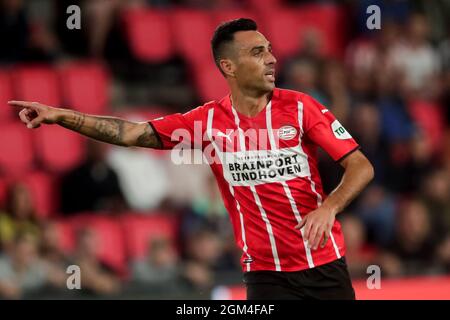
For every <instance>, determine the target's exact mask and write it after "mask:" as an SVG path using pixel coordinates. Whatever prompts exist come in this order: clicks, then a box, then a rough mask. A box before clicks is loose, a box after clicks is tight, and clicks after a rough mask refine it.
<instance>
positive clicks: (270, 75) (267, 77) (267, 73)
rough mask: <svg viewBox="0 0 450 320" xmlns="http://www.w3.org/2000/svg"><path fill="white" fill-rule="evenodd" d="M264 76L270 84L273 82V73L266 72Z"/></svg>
mask: <svg viewBox="0 0 450 320" xmlns="http://www.w3.org/2000/svg"><path fill="white" fill-rule="evenodd" d="M264 76H265V77H266V79H267V80H269V81H270V82H275V71H274V70H272V71H267V72H266V73H265V74H264Z"/></svg>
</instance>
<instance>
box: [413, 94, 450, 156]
mask: <svg viewBox="0 0 450 320" xmlns="http://www.w3.org/2000/svg"><path fill="white" fill-rule="evenodd" d="M408 109H409V112H410V114H411V116H412V118H413V119H414V122H415V123H416V124H417V125H418V127H419V128H420V129H422V131H423V134H424V135H425V140H426V141H427V142H428V143H429V144H430V147H431V150H430V151H431V152H432V153H436V154H437V153H439V152H440V151H442V145H443V141H444V134H445V122H444V115H443V112H442V110H441V106H440V105H438V104H435V103H433V102H428V101H421V100H415V101H411V102H410V103H409V105H408Z"/></svg>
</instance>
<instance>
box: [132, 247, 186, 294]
mask: <svg viewBox="0 0 450 320" xmlns="http://www.w3.org/2000/svg"><path fill="white" fill-rule="evenodd" d="M131 273H132V275H131V277H132V280H131V282H132V285H133V287H139V288H142V290H145V291H146V292H153V293H158V294H170V293H172V294H173V293H176V292H177V291H178V290H179V285H178V281H179V276H180V270H179V264H178V256H177V252H176V251H175V249H174V247H173V244H172V243H170V241H169V240H168V239H165V238H158V239H152V241H151V242H150V243H149V250H148V254H147V256H146V257H145V258H144V259H141V260H136V261H133V262H132V267H131Z"/></svg>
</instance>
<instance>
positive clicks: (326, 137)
mask: <svg viewBox="0 0 450 320" xmlns="http://www.w3.org/2000/svg"><path fill="white" fill-rule="evenodd" d="M301 102H302V103H303V135H306V136H307V137H308V138H309V139H310V140H311V141H312V142H314V143H315V144H316V145H318V146H319V147H321V148H322V149H323V150H325V152H327V153H328V154H329V155H330V156H331V158H333V160H334V161H340V160H341V159H343V158H344V157H345V156H347V155H348V154H350V153H352V152H353V151H355V150H358V149H359V145H358V143H357V142H356V141H355V140H354V139H353V138H352V136H351V135H350V133H349V132H348V131H347V130H346V129H345V128H344V126H342V124H341V123H340V122H339V120H337V119H336V117H335V116H334V115H333V114H332V113H331V111H330V110H328V109H327V108H326V107H324V106H323V105H321V104H320V103H319V102H317V101H316V100H315V99H313V98H312V97H310V96H308V95H305V94H304V95H302V96H301Z"/></svg>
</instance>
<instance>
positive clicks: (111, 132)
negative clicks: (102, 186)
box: [9, 101, 161, 149]
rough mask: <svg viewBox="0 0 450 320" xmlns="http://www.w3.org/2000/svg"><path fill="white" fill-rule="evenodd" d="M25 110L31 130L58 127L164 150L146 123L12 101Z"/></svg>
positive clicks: (23, 115)
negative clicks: (44, 126)
mask: <svg viewBox="0 0 450 320" xmlns="http://www.w3.org/2000/svg"><path fill="white" fill-rule="evenodd" d="M9 104H10V105H11V106H16V107H19V108H22V110H21V111H20V113H19V116H20V119H21V120H22V122H23V123H25V124H26V125H27V127H28V128H30V129H35V128H39V127H40V126H41V124H42V123H44V124H58V125H60V126H62V127H64V128H67V129H70V130H72V131H75V132H78V133H81V134H83V135H85V136H87V137H90V138H93V139H96V140H99V141H103V142H106V143H111V144H115V145H119V146H125V147H131V146H138V147H146V148H156V149H160V148H161V142H160V141H159V139H158V137H157V135H156V133H155V132H154V131H153V128H152V127H151V126H150V125H149V124H148V123H147V122H132V121H128V120H124V119H120V118H116V117H106V116H94V115H87V114H84V113H81V112H77V111H74V110H69V109H62V108H54V107H50V106H46V105H43V104H40V103H37V102H27V101H10V102H9Z"/></svg>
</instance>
